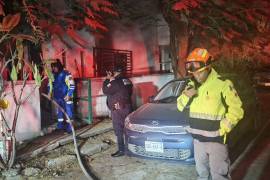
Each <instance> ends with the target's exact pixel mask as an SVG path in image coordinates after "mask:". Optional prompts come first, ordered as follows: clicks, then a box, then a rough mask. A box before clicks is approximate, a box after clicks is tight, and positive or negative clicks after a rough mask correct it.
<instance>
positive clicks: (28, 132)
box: [4, 81, 41, 141]
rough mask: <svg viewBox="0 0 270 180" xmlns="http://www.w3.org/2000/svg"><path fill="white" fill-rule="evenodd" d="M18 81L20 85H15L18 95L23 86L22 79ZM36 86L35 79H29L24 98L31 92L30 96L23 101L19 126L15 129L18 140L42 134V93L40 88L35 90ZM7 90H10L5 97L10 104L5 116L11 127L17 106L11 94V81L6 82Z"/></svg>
mask: <svg viewBox="0 0 270 180" xmlns="http://www.w3.org/2000/svg"><path fill="white" fill-rule="evenodd" d="M17 83H18V85H16V86H15V93H16V96H17V97H18V96H19V93H20V90H21V87H22V83H21V82H20V81H19V82H17ZM34 86H35V84H34V82H33V81H28V82H27V84H26V86H25V89H24V91H23V94H22V97H23V99H24V98H25V97H27V96H28V95H29V94H30V96H29V99H28V100H27V101H26V102H25V103H23V105H22V106H21V108H20V111H19V116H18V121H17V126H16V130H15V136H16V140H17V141H23V140H27V139H32V138H34V137H37V136H39V135H40V131H41V115H40V95H39V89H38V88H36V89H35V90H34V91H33V87H34ZM5 92H8V95H7V96H6V97H5V99H7V100H8V101H9V103H10V105H9V107H8V109H6V110H4V116H5V118H6V120H7V122H8V125H9V127H11V126H12V123H13V118H14V112H15V108H16V106H15V103H14V101H13V97H12V94H11V85H10V83H5Z"/></svg>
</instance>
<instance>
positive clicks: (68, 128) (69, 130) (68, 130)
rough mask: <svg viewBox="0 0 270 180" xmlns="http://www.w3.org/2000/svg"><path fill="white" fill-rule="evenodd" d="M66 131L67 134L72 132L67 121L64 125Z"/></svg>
mask: <svg viewBox="0 0 270 180" xmlns="http://www.w3.org/2000/svg"><path fill="white" fill-rule="evenodd" d="M65 130H66V132H67V133H68V134H71V133H72V128H71V125H70V123H67V126H66V129H65Z"/></svg>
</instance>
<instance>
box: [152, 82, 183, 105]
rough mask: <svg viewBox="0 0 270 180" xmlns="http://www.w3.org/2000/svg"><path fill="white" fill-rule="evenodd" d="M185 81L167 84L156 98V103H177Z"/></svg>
mask: <svg viewBox="0 0 270 180" xmlns="http://www.w3.org/2000/svg"><path fill="white" fill-rule="evenodd" d="M184 84H185V82H184V81H172V82H170V83H168V84H166V85H165V86H164V87H163V88H162V89H161V90H160V91H159V92H158V94H157V95H156V96H155V98H154V101H153V102H154V103H172V102H176V99H177V97H178V96H179V95H180V93H181V92H182V90H183V89H184Z"/></svg>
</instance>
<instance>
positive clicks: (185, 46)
mask: <svg viewBox="0 0 270 180" xmlns="http://www.w3.org/2000/svg"><path fill="white" fill-rule="evenodd" d="M189 39H190V38H189V33H188V26H187V24H186V23H178V24H170V48H171V56H172V68H173V72H174V76H175V78H179V77H184V76H185V75H186V72H185V59H186V57H187V54H188V51H189Z"/></svg>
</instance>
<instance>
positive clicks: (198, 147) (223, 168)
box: [177, 48, 244, 180]
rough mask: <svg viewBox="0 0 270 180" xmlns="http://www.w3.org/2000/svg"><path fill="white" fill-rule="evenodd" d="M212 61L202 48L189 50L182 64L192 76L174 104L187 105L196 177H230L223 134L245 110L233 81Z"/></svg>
mask: <svg viewBox="0 0 270 180" xmlns="http://www.w3.org/2000/svg"><path fill="white" fill-rule="evenodd" d="M212 61H213V60H212V56H211V55H210V54H209V52H208V51H207V50H206V49H203V48H196V49H194V50H193V51H192V52H191V53H190V54H189V56H188V57H187V61H186V64H185V65H186V71H187V72H188V73H189V74H190V75H191V77H192V78H191V80H190V82H188V84H187V86H186V88H185V89H184V90H183V92H182V94H181V95H180V96H179V97H178V99H177V107H178V110H179V111H183V110H184V109H185V107H187V106H189V121H190V127H189V128H188V129H187V131H188V132H190V133H191V134H192V136H193V138H194V157H195V163H196V170H197V174H198V179H200V180H208V179H212V180H226V179H231V177H230V160H229V156H228V147H227V144H226V143H227V141H226V138H227V136H228V133H230V131H231V130H232V129H233V128H234V127H235V126H236V124H237V123H238V122H239V121H240V120H241V119H242V118H243V115H244V110H243V109H242V101H241V99H240V98H239V96H238V94H237V92H236V90H235V88H234V86H233V83H232V82H231V81H230V80H228V79H225V78H223V77H221V76H220V75H219V74H218V73H217V72H216V71H215V69H214V68H212V67H211V63H212Z"/></svg>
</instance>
